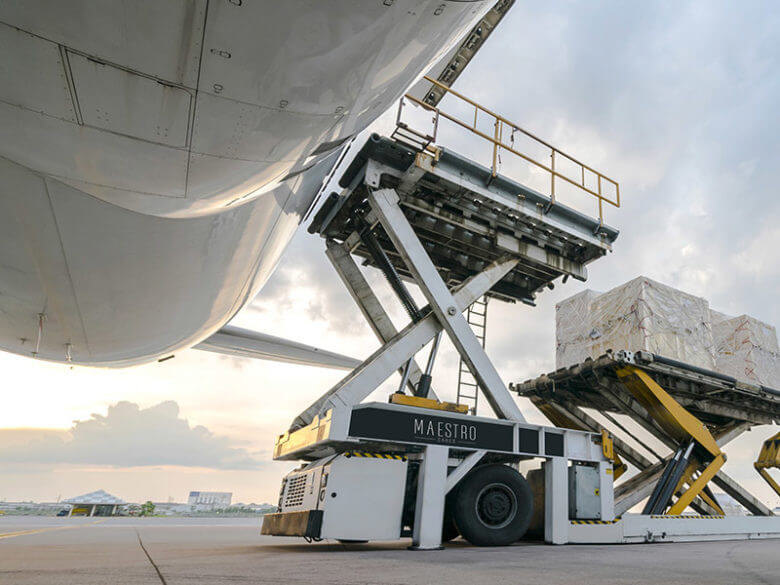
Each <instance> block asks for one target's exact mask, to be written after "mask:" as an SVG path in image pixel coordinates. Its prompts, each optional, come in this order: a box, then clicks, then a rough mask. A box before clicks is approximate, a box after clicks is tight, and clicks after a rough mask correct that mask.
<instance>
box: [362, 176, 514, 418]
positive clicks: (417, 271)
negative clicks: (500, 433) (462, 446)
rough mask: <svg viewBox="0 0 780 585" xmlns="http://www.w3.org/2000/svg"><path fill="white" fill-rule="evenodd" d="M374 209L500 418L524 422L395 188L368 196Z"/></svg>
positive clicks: (381, 190)
mask: <svg viewBox="0 0 780 585" xmlns="http://www.w3.org/2000/svg"><path fill="white" fill-rule="evenodd" d="M368 201H369V204H370V205H371V209H372V210H373V211H374V212H375V213H376V215H377V217H378V218H379V221H380V223H381V224H382V227H383V228H384V229H385V232H386V233H387V235H388V237H389V238H390V240H391V241H392V243H393V245H394V246H395V249H396V250H397V251H398V253H399V254H400V255H401V258H402V259H403V261H404V263H405V264H406V267H407V268H408V269H409V271H410V272H411V273H412V275H413V276H414V279H415V281H416V283H417V285H418V286H419V287H420V290H421V291H422V293H423V295H425V298H426V299H427V300H428V302H429V303H430V306H431V309H432V311H433V312H434V314H435V315H436V318H437V319H438V321H439V323H440V325H441V326H442V327H443V328H444V331H446V332H447V335H448V336H449V338H450V340H451V341H452V343H453V344H454V345H455V348H456V349H457V350H458V353H460V355H461V357H462V358H463V361H464V362H465V363H466V365H468V367H469V370H470V371H471V373H472V375H473V376H474V378H475V379H476V380H477V382H478V383H479V386H480V388H481V389H482V393H483V394H484V395H485V398H486V400H487V401H488V403H489V404H490V406H491V407H492V409H493V411H494V412H495V413H496V415H497V416H499V417H500V418H505V419H509V420H515V421H520V422H525V417H524V416H523V413H522V412H521V411H520V408H519V407H518V406H517V403H516V402H515V401H514V399H513V398H512V395H511V394H510V393H509V391H508V390H507V388H506V386H505V385H504V382H503V381H502V380H501V377H500V376H499V375H498V372H497V371H496V369H495V366H493V363H492V362H491V361H490V359H489V358H488V357H487V354H486V353H485V350H484V349H483V348H482V344H481V343H480V342H479V340H478V339H477V336H476V335H475V334H474V331H473V330H472V329H471V327H470V326H469V324H468V322H467V321H466V318H465V317H464V316H463V314H462V312H463V308H461V307H459V306H458V304H457V303H456V301H455V299H454V298H453V296H452V293H450V291H449V289H448V288H447V285H446V284H445V282H444V280H443V279H442V278H441V275H440V274H439V272H438V270H436V267H435V266H434V264H433V261H432V260H431V258H430V256H428V253H427V252H426V251H425V248H424V247H423V245H422V243H421V242H420V240H419V239H418V238H417V235H416V234H415V233H414V229H412V226H411V225H409V221H408V220H407V219H406V216H405V215H404V213H403V211H402V210H401V207H400V206H399V201H400V199H399V197H398V194H397V193H396V192H395V190H394V189H380V190H378V191H374V192H371V193H370V194H369V196H368Z"/></svg>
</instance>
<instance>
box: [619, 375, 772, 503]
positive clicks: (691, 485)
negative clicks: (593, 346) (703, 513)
mask: <svg viewBox="0 0 780 585" xmlns="http://www.w3.org/2000/svg"><path fill="white" fill-rule="evenodd" d="M617 375H618V378H619V379H620V381H621V382H622V383H623V385H624V386H625V387H626V389H627V390H628V391H629V392H630V393H631V394H632V396H634V398H636V400H637V401H638V402H639V403H641V404H642V406H644V408H645V410H647V412H648V413H649V414H650V416H651V417H653V419H654V420H655V422H656V423H658V425H659V426H660V427H661V428H662V429H663V430H664V431H665V432H666V433H667V434H668V435H669V436H670V437H672V438H673V439H674V440H675V441H677V443H678V444H679V445H680V450H679V451H678V454H677V455H676V456H675V458H674V459H673V460H672V461H671V462H670V463H669V466H668V469H669V473H666V472H665V473H664V475H663V476H662V478H661V480H659V489H660V490H661V491H660V492H659V496H658V497H659V502H660V503H658V504H657V505H660V506H663V507H666V505H667V503H668V502H669V501H671V496H676V497H677V499H676V501H675V502H674V503H673V504H672V505H671V506H670V507H669V509H668V510H666V511H665V513H666V514H667V515H670V516H677V515H680V514H682V512H684V511H685V509H686V508H687V507H688V506H689V505H690V504H691V502H693V500H694V499H695V498H696V497H697V496H699V497H701V498H702V499H703V500H704V501H705V502H707V503H708V504H709V505H710V506H711V507H712V508H714V509H715V510H716V511H717V512H718V513H720V514H722V513H723V510H722V509H721V507H720V506H719V505H718V503H717V502H716V501H715V500H714V498H712V497H710V495H709V494H708V493H707V492H706V491H705V488H706V487H707V484H708V483H709V482H710V480H711V479H712V478H713V477H715V475H716V474H717V473H718V471H719V470H720V468H721V467H723V464H724V463H725V462H726V454H725V453H723V451H721V450H720V447H719V446H718V443H717V441H715V438H714V437H713V436H712V434H711V433H710V431H709V430H708V429H707V427H706V426H705V425H704V423H702V422H701V421H700V420H699V419H698V418H696V417H695V416H693V415H692V414H691V413H690V412H688V411H687V410H686V409H685V408H683V407H682V406H681V405H680V403H678V402H677V401H676V400H675V399H674V398H672V396H671V395H670V394H669V393H668V392H666V390H664V389H663V388H662V387H661V386H660V385H659V384H658V383H657V382H656V381H655V380H653V378H652V377H650V375H649V374H648V373H647V372H645V371H644V370H642V369H641V368H638V367H636V366H632V365H626V366H623V367H621V368H618V369H617ZM686 446H687V447H686ZM675 465H676V466H677V467H676V469H675ZM683 465H684V468H683V467H682V466H683ZM697 472H699V475H698V477H696V478H695V479H694V475H695V474H696V473H697ZM762 475H763V474H762ZM675 477H677V480H676V482H675V485H674V488H673V489H671V483H669V484H668V487H667V488H666V489H667V494H668V496H667V495H666V494H664V493H663V486H662V485H660V484H662V482H663V481H667V482H674V479H675ZM686 484H687V485H688V488H687V489H685V485H686ZM775 485H776V484H775ZM778 493H780V491H779V492H778ZM652 497H653V496H651V498H652Z"/></svg>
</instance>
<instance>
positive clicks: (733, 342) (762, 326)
mask: <svg viewBox="0 0 780 585" xmlns="http://www.w3.org/2000/svg"><path fill="white" fill-rule="evenodd" d="M712 319H713V324H712V331H713V335H714V338H715V342H716V343H715V369H716V370H717V371H718V372H721V373H722V374H727V375H729V376H733V377H735V378H737V379H738V380H744V381H747V382H752V383H754V384H759V385H762V386H771V387H780V355H779V354H780V350H779V349H778V345H777V331H776V330H775V328H774V327H772V326H771V325H767V324H766V323H762V322H761V321H759V320H758V319H754V318H753V317H750V316H749V315H741V316H739V317H729V316H728V315H723V314H722V313H717V312H716V311H713V312H712Z"/></svg>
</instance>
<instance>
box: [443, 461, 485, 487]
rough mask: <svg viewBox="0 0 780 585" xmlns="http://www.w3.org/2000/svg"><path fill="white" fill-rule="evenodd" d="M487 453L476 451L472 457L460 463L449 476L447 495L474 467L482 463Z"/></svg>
mask: <svg viewBox="0 0 780 585" xmlns="http://www.w3.org/2000/svg"><path fill="white" fill-rule="evenodd" d="M486 452H487V451H474V452H473V453H471V454H470V455H468V456H467V457H466V458H465V459H464V460H463V461H461V462H460V465H458V466H457V467H456V468H455V469H453V470H452V471H451V472H450V474H449V475H448V476H447V493H450V491H452V488H454V487H455V486H456V485H457V484H458V482H459V481H460V480H461V479H463V478H464V477H465V475H466V474H467V473H468V472H469V471H471V470H472V469H473V468H474V466H475V465H476V464H477V463H479V462H480V460H481V459H482V458H483V457H484V456H485V453H486Z"/></svg>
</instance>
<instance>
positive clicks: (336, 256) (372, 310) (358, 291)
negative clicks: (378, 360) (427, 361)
mask: <svg viewBox="0 0 780 585" xmlns="http://www.w3.org/2000/svg"><path fill="white" fill-rule="evenodd" d="M325 245H326V251H325V254H326V255H327V256H328V259H329V260H330V262H331V264H333V267H334V268H335V269H336V273H337V274H338V275H339V277H340V278H341V281H342V282H343V283H344V286H346V287H347V290H348V291H349V294H350V295H351V296H352V298H353V299H354V301H355V303H356V304H357V306H358V308H359V309H360V312H361V313H363V317H365V319H366V321H368V324H369V326H370V327H371V329H372V330H373V332H374V334H375V335H376V336H377V338H378V339H379V341H380V342H382V343H383V344H384V343H387V342H389V341H390V340H391V339H392V338H393V337H395V336H396V335H398V330H397V329H396V328H395V325H393V322H392V321H391V320H390V316H389V315H388V314H387V312H386V311H385V310H384V308H383V307H382V304H381V303H380V302H379V299H378V298H377V296H376V295H375V294H374V291H373V290H371V285H369V284H368V281H367V280H366V277H365V276H363V273H362V272H361V271H360V268H359V267H358V265H357V263H356V262H355V261H354V260H353V259H352V256H351V255H350V254H349V251H348V250H347V249H346V247H345V245H344V244H337V243H336V242H334V241H332V240H328V241H327V242H326V244H325ZM398 373H399V374H401V375H403V371H400V370H399V372H398ZM420 376H422V371H421V370H420V368H419V366H418V365H417V362H415V361H414V360H412V361H411V365H410V369H409V378H408V380H407V386H408V388H409V391H410V392H411V393H412V394H413V393H414V391H415V389H416V388H417V384H418V383H419V382H420ZM428 397H429V398H433V399H436V393H435V392H434V391H433V389H430V390H429V391H428Z"/></svg>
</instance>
